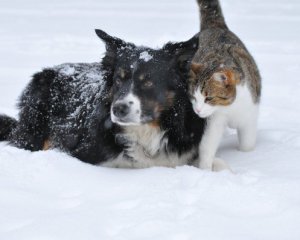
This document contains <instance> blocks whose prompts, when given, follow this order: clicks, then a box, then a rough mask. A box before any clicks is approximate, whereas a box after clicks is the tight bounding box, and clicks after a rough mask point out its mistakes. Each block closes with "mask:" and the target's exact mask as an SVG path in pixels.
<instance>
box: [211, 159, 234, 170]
mask: <svg viewBox="0 0 300 240" xmlns="http://www.w3.org/2000/svg"><path fill="white" fill-rule="evenodd" d="M224 170H229V171H230V172H232V170H231V168H230V167H229V165H228V164H227V163H226V162H225V161H224V160H223V159H221V158H215V159H214V162H213V165H212V171H213V172H220V171H224Z"/></svg>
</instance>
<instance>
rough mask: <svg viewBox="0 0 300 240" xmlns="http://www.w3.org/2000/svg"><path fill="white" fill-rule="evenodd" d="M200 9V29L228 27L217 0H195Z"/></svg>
mask: <svg viewBox="0 0 300 240" xmlns="http://www.w3.org/2000/svg"><path fill="white" fill-rule="evenodd" d="M197 2H198V5H199V9H200V22H201V30H204V29H206V28H215V27H217V28H224V29H228V28H227V25H226V23H225V19H224V16H223V13H222V9H221V5H220V2H219V0H197Z"/></svg>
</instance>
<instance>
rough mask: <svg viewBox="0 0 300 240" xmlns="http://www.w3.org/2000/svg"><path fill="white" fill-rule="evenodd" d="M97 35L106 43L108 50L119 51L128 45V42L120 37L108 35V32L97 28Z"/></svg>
mask: <svg viewBox="0 0 300 240" xmlns="http://www.w3.org/2000/svg"><path fill="white" fill-rule="evenodd" d="M95 32H96V34H97V36H98V37H99V38H100V39H101V40H102V41H103V42H104V43H105V46H106V51H108V52H110V51H115V52H116V51H117V50H118V49H120V48H122V47H126V46H127V43H126V42H125V41H123V40H122V39H120V38H117V37H113V36H110V35H108V34H107V33H106V32H104V31H102V30H100V29H95Z"/></svg>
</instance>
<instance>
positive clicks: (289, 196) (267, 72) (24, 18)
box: [0, 0, 300, 240]
mask: <svg viewBox="0 0 300 240" xmlns="http://www.w3.org/2000/svg"><path fill="white" fill-rule="evenodd" d="M222 6H223V12H224V14H225V17H226V20H227V23H228V25H229V26H230V28H231V29H232V30H233V31H234V32H235V33H236V34H237V35H239V36H240V38H241V39H242V40H243V41H244V42H245V44H246V45H247V47H248V48H249V50H250V51H251V53H252V54H253V56H254V57H255V59H256V61H257V63H258V66H259V68H260V70H261V74H262V77H263V92H262V101H261V109H260V119H259V125H258V142H257V147H256V149H255V150H254V151H252V152H248V153H243V152H239V151H237V149H236V148H237V136H236V134H235V133H234V132H232V131H228V132H227V134H226V135H225V136H224V138H223V141H222V144H221V147H220V149H219V151H218V154H217V155H218V156H219V157H221V158H223V159H225V160H226V161H227V162H228V163H229V164H230V166H231V168H232V169H233V171H234V173H230V172H227V171H225V172H221V173H213V172H208V171H202V170H199V169H197V168H194V167H178V168H175V169H170V168H150V169H143V170H128V169H108V168H103V167H96V166H91V165H88V164H84V163H82V162H80V161H78V160H76V159H75V158H72V157H70V156H68V155H66V154H65V153H61V152H58V151H56V150H51V151H46V152H43V151H41V152H34V153H32V152H29V151H25V150H21V149H16V148H14V147H11V146H8V145H7V143H3V142H2V143H0V239H1V240H2V239H3V240H20V239H22V240H69V239H70V240H82V239H84V240H96V239H97V240H99V239H100V240H108V239H109V240H141V239H142V240H144V239H145V240H147V239H149V240H153V239H155V240H160V239H162V240H198V239H205V240H219V239H221V240H254V239H256V240H269V239H270V240H299V239H300V121H299V117H300V94H299V88H300V77H299V72H300V44H299V42H300V31H299V26H300V3H299V0H286V1H282V0H264V1H261V0H249V1H240V0H222ZM198 19H199V17H198V8H197V5H196V2H195V1H194V0H188V1H187V0H185V1H182V0H152V1H140V0H128V1H122V0H110V1H106V0H85V1H83V0H72V1H71V0H64V1H61V0H52V1H44V0H43V1H41V0H26V1H23V0H1V2H0V66H1V70H0V113H6V114H8V115H11V116H16V115H17V110H16V108H15V104H16V101H17V98H18V96H19V95H20V93H21V91H22V89H23V88H24V87H25V85H26V84H27V83H28V81H29V79H30V76H31V75H32V74H33V73H34V72H36V71H39V70H40V69H41V68H43V67H49V66H53V65H57V64H60V63H63V62H95V61H98V60H99V59H100V56H101V54H102V53H103V52H104V45H103V44H102V43H101V42H100V40H99V39H98V38H97V36H96V35H95V34H94V32H93V29H94V28H101V29H103V30H105V31H107V32H108V33H110V34H112V35H115V36H118V37H120V38H123V39H126V40H127V41H131V42H134V43H137V44H140V45H148V46H150V47H157V46H162V44H163V43H165V42H167V41H169V40H172V41H180V40H186V39H188V38H190V37H191V36H193V35H194V34H195V33H196V32H197V31H198V25H199V20H198Z"/></svg>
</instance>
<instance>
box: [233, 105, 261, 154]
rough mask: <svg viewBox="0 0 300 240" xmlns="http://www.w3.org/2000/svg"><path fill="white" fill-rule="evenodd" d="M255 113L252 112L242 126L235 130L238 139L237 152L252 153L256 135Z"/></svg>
mask: <svg viewBox="0 0 300 240" xmlns="http://www.w3.org/2000/svg"><path fill="white" fill-rule="evenodd" d="M257 115H258V114H257V111H254V112H253V114H252V115H251V117H249V118H248V119H247V120H246V121H244V122H243V124H242V125H241V126H240V127H239V128H238V129H237V131H238V139H239V150H240V151H243V152H248V151H252V150H253V149H254V148H255V144H256V135H257Z"/></svg>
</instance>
